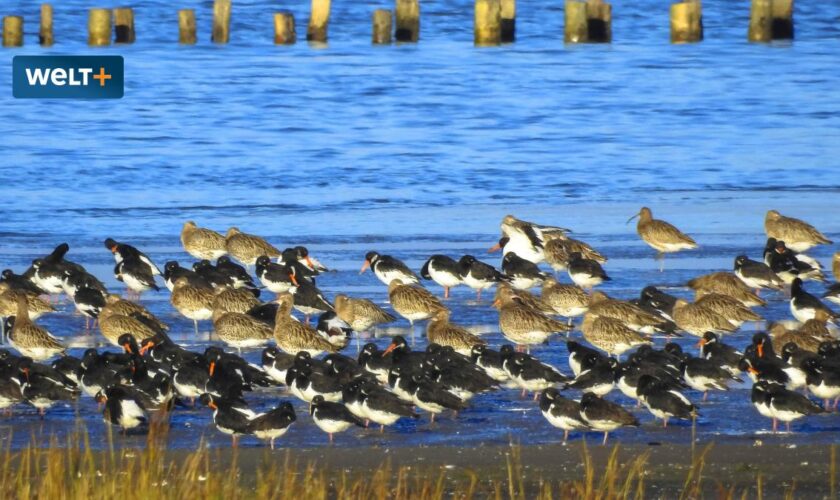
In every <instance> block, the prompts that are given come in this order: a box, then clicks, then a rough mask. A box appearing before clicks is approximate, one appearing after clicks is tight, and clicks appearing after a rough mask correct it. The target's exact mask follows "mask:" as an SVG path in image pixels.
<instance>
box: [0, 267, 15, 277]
mask: <svg viewBox="0 0 840 500" xmlns="http://www.w3.org/2000/svg"><path fill="white" fill-rule="evenodd" d="M2 275H3V277H4V278H6V279H9V278H11V277H12V276H14V275H15V273H14V271H12V270H11V269H3V273H2Z"/></svg>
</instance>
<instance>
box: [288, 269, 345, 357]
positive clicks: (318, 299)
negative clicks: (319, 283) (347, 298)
mask: <svg viewBox="0 0 840 500" xmlns="http://www.w3.org/2000/svg"><path fill="white" fill-rule="evenodd" d="M293 298H294V308H295V310H297V311H299V312H301V313H302V314H303V315H304V323H307V324H308V323H309V317H310V316H315V315H318V314H321V313H325V312H329V311H335V308H334V307H333V305H332V304H331V303H330V301H329V300H327V298H326V297H325V296H324V294H323V293H321V290H318V287H316V286H315V284H314V283H312V282H310V281H306V280H303V281H300V282H299V283H298V285H297V290H296V291H295V293H294V295H293ZM345 345H346V344H345Z"/></svg>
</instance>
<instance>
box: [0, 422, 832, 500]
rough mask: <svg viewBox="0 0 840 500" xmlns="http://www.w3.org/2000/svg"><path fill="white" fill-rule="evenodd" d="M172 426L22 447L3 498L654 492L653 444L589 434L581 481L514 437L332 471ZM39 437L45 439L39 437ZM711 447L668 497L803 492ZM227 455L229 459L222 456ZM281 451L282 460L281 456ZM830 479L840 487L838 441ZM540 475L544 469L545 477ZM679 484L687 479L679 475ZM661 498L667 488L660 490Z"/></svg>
mask: <svg viewBox="0 0 840 500" xmlns="http://www.w3.org/2000/svg"><path fill="white" fill-rule="evenodd" d="M166 437H167V436H166V429H165V428H159V429H153V431H152V432H151V433H150V435H149V438H148V441H147V445H146V448H145V449H142V450H138V449H116V448H115V446H114V445H113V443H114V441H113V440H112V441H111V445H110V446H109V447H108V448H107V450H106V451H104V452H103V451H94V450H92V449H91V446H90V443H89V442H88V439H87V435H86V434H85V432H84V431H81V430H80V431H78V432H76V433H74V434H73V436H72V437H71V438H70V439H68V442H67V443H63V446H59V443H57V442H56V440H55V439H53V440H52V441H51V442H50V446H49V447H43V448H38V447H35V446H29V447H27V448H25V449H23V450H20V451H12V450H10V449H8V448H7V449H6V450H4V452H3V454H4V456H3V457H2V458H3V464H2V466H0V498H4V499H13V498H15V499H16V498H20V499H23V498H40V499H58V498H60V499H76V498H78V499H100V498H101V499H106V498H107V499H115V498H118V499H120V500H134V499H144V500H146V499H158V498H159V499H177V500H183V499H185V498H189V499H197V498H218V499H225V500H232V499H269V498H295V499H296V500H303V499H310V498H311V499H327V498H329V499H332V498H378V499H412V500H414V499H418V500H424V499H443V498H457V499H467V498H496V499H504V498H507V499H510V500H519V499H522V500H524V499H530V498H538V499H549V498H583V499H587V500H607V499H627V498H635V499H641V498H645V496H646V486H647V484H646V469H647V465H648V461H649V458H650V452H649V451H647V452H644V453H642V454H640V455H638V456H635V457H632V458H629V459H625V460H623V461H622V460H620V459H619V446H614V447H613V448H612V449H611V452H610V454H609V456H608V458H607V460H606V463H605V464H604V466H603V468H596V466H595V465H594V461H593V457H592V454H591V452H590V450H589V449H588V448H587V446H586V443H585V442H584V444H583V446H582V448H581V464H582V473H581V476H580V478H579V479H576V480H556V479H552V478H545V477H539V476H537V475H536V474H534V473H532V472H529V471H527V470H526V469H525V468H524V467H523V465H522V458H521V448H520V447H518V446H514V445H512V446H511V447H510V451H509V453H508V454H507V458H506V463H502V464H499V468H498V469H497V470H496V469H494V470H492V471H482V472H481V473H479V472H477V471H473V470H457V471H452V470H445V469H442V468H437V469H433V468H429V469H427V470H420V469H417V468H408V467H400V468H394V467H392V466H391V464H390V463H385V464H382V465H381V466H380V467H379V468H377V469H376V470H373V471H369V472H368V473H366V474H362V473H348V472H344V471H327V470H324V469H323V468H318V467H317V466H316V465H315V464H312V463H309V464H305V465H304V464H300V463H298V462H297V461H296V460H294V459H293V458H292V455H291V453H286V455H285V458H284V459H283V460H277V455H276V454H275V455H270V454H268V453H266V455H265V457H264V458H263V460H262V461H261V464H260V465H259V466H258V467H257V468H256V470H247V468H243V467H241V466H240V465H239V463H238V459H239V457H238V455H237V453H235V452H234V453H230V452H229V451H228V450H215V451H214V450H210V449H208V448H207V447H206V446H203V445H202V446H199V448H198V450H197V451H194V452H191V453H186V454H184V453H178V454H176V453H171V452H167V450H166V447H165V443H166ZM32 442H35V440H34V439H33V440H32ZM711 448H712V446H711V445H709V446H707V447H706V448H705V449H703V450H702V451H701V452H700V453H699V454H698V455H696V456H695V457H693V459H692V462H691V466H690V467H689V470H688V472H687V474H686V477H685V480H684V482H683V486H682V489H681V492H679V491H678V492H676V493H673V494H672V493H669V494H668V495H667V497H668V498H676V497H680V498H685V499H693V498H701V497H703V496H704V490H705V493H706V494H708V493H709V492H710V491H711V492H712V495H711V496H712V497H715V498H761V497H762V496H763V495H767V496H768V497H770V496H772V497H785V498H793V494H794V488H793V486H792V487H791V488H789V489H788V490H786V491H783V492H778V493H777V494H776V493H772V494H771V493H769V492H766V491H764V483H763V478H762V477H761V475H757V476H756V479H755V480H756V483H755V486H754V487H752V488H749V489H746V490H740V491H737V492H736V490H735V488H734V487H727V486H724V485H721V484H716V485H708V484H707V485H706V487H705V489H704V488H703V485H704V478H703V471H704V467H705V464H706V457H707V455H708V453H709V451H710V450H711ZM222 454H224V455H225V457H226V459H221V458H220V457H221V455H222ZM272 457H273V458H272ZM831 457H832V460H831V464H830V467H829V470H828V471H827V472H828V474H827V475H828V476H829V478H828V481H829V482H830V488H831V491H832V495H833V493H834V487H835V483H834V481H835V472H834V468H835V465H834V450H833V448H832V453H831ZM535 476H536V477H535ZM677 484H679V483H677ZM654 495H655V496H661V493H660V494H658V495H657V494H655V493H654Z"/></svg>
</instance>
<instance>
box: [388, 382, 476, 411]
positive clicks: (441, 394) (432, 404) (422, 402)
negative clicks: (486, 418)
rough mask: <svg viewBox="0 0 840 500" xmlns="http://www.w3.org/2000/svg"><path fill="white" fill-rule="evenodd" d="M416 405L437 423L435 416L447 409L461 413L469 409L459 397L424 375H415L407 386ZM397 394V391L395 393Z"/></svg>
mask: <svg viewBox="0 0 840 500" xmlns="http://www.w3.org/2000/svg"><path fill="white" fill-rule="evenodd" d="M404 387H406V388H407V389H408V393H409V394H411V397H412V400H413V401H414V404H415V405H417V407H418V408H421V409H423V410H425V411H427V412H429V413H431V415H432V416H431V417H430V422H431V423H434V422H435V415H437V414H438V413H441V412H443V411H444V410H446V409H450V410H454V411H455V412H458V411H461V410H463V409H465V408H466V407H467V405H466V403H464V401H462V400H461V399H460V398H459V397H457V396H455V395H454V394H452V393H451V392H449V391H448V390H447V389H446V388H445V387H444V386H443V385H441V384H438V383H437V382H433V381H431V380H429V379H428V378H426V377H425V376H424V375H423V374H420V373H415V374H414V375H412V376H411V378H410V380H409V382H408V384H407V385H405V386H404ZM395 392H396V391H395Z"/></svg>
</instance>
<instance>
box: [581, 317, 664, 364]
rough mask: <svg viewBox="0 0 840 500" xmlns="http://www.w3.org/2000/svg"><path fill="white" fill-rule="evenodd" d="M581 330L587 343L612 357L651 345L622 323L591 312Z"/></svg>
mask: <svg viewBox="0 0 840 500" xmlns="http://www.w3.org/2000/svg"><path fill="white" fill-rule="evenodd" d="M580 329H581V331H582V332H583V338H584V339H585V340H586V341H587V342H589V343H590V344H592V345H593V346H594V347H596V348H598V349H600V350H602V351H604V352H606V353H608V354H611V355H616V356H620V355H621V354H622V353H624V352H625V351H627V350H628V349H632V348H633V347H635V346H638V345H641V344H649V343H650V340H648V339H647V338H645V337H644V336H642V335H641V334H639V333H638V332H636V331H635V330H632V329H630V328H628V327H627V326H626V325H624V323H622V322H621V321H619V320H617V319H615V318H608V317H603V316H597V315H595V314H592V312H591V311H590V312H587V313H586V314H585V315H584V316H583V324H582V325H581V327H580Z"/></svg>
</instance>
